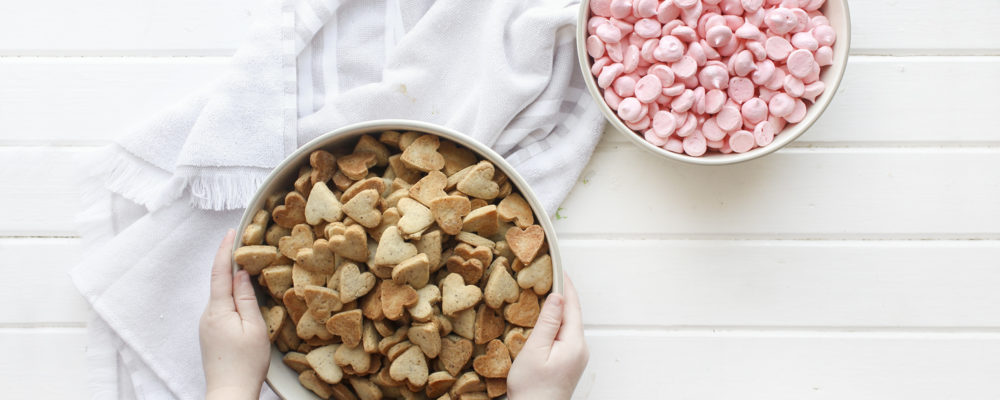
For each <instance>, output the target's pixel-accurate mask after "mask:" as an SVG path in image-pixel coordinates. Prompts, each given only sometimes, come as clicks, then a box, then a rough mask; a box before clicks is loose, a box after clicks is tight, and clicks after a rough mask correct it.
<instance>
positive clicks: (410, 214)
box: [396, 197, 434, 235]
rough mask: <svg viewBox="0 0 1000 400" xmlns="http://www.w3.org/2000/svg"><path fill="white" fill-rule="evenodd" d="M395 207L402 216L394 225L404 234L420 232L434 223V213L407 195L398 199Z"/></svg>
mask: <svg viewBox="0 0 1000 400" xmlns="http://www.w3.org/2000/svg"><path fill="white" fill-rule="evenodd" d="M396 208H397V209H399V214H400V215H401V216H402V217H401V218H400V219H399V222H398V223H397V224H396V225H397V226H398V227H399V231H400V232H402V233H403V234H404V235H413V234H415V233H418V232H421V231H423V230H424V229H427V227H429V226H431V224H433V223H434V215H432V214H431V210H430V209H428V208H427V207H424V206H423V204H420V203H419V202H417V201H416V200H413V199H411V198H409V197H404V198H402V199H399V202H398V203H396Z"/></svg>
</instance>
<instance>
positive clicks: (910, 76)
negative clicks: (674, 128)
mask: <svg viewBox="0 0 1000 400" xmlns="http://www.w3.org/2000/svg"><path fill="white" fill-rule="evenodd" d="M998 4H1000V3H998ZM994 71H1000V58H998V57H867V56H856V57H852V58H851V60H850V62H849V65H848V67H847V73H846V74H845V75H844V81H843V83H842V84H841V86H840V89H839V90H838V92H837V95H836V96H835V97H834V98H833V102H832V103H831V104H830V106H829V108H827V109H826V111H825V112H824V113H823V115H822V116H821V117H820V119H819V120H818V121H817V122H816V124H815V125H813V126H812V127H810V128H809V130H807V131H806V133H805V134H803V135H802V136H801V137H799V139H798V140H796V141H795V142H794V143H793V144H792V145H793V146H831V145H833V146H872V145H895V144H902V145H904V146H913V145H934V146H940V145H945V146H948V145H963V144H978V143H990V144H993V145H996V144H998V143H1000V135H998V134H997V132H996V130H995V129H989V128H988V127H990V126H993V124H994V122H993V119H994V118H993V116H994V110H995V108H996V101H994V100H993V98H992V95H991V94H990V93H998V92H1000V75H998V74H996V73H994ZM914 82H923V83H922V84H919V85H915V84H913V83H914ZM613 129H614V128H612V127H611V126H610V125H609V126H608V132H607V135H606V139H607V140H608V141H609V142H616V143H619V142H621V143H624V142H627V141H628V140H627V139H626V138H625V136H624V135H622V134H620V133H618V132H616V131H613Z"/></svg>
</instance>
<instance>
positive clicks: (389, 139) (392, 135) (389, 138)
mask: <svg viewBox="0 0 1000 400" xmlns="http://www.w3.org/2000/svg"><path fill="white" fill-rule="evenodd" d="M400 136H401V135H400V133H399V131H383V132H382V133H381V134H379V135H378V141H379V142H382V143H383V144H385V145H386V146H390V147H395V148H397V149H398V148H399V137H400Z"/></svg>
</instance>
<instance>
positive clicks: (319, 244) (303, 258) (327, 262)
mask: <svg viewBox="0 0 1000 400" xmlns="http://www.w3.org/2000/svg"><path fill="white" fill-rule="evenodd" d="M295 262H296V263H298V265H300V266H302V267H303V268H306V269H309V270H311V271H316V272H319V273H322V274H324V275H330V274H332V273H333V270H334V267H335V265H336V262H335V258H334V254H333V250H331V249H330V243H329V242H327V241H326V239H316V241H315V242H313V245H312V247H305V248H302V249H299V252H298V253H296V254H295Z"/></svg>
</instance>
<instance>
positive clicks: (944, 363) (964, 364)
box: [574, 332, 1000, 400]
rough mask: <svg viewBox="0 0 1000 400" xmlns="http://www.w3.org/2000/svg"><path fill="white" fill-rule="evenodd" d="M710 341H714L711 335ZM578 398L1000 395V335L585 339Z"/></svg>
mask: <svg viewBox="0 0 1000 400" xmlns="http://www.w3.org/2000/svg"><path fill="white" fill-rule="evenodd" d="M713 336H714V337H713ZM587 341H588V343H589V345H590V355H591V356H590V363H589V364H588V370H587V371H586V372H585V373H584V378H583V379H582V380H581V383H580V385H579V386H578V388H577V393H576V395H575V396H574V399H581V400H582V399H637V398H662V399H672V398H676V399H831V400H833V399H858V400H874V399H914V400H923V399H926V400H930V399H973V400H979V399H982V400H986V399H995V398H997V397H1000V382H998V381H997V379H996V377H997V374H998V373H1000V338H998V337H997V336H995V335H991V336H988V337H972V338H968V339H958V340H949V339H941V338H920V337H905V336H904V337H887V338H869V337H837V336H819V337H795V336H788V335H777V336H772V337H768V336H764V337H753V336H750V337H744V336H737V337H726V336H722V335H714V334H710V335H708V337H704V336H702V337H691V336H683V335H681V336H669V335H658V334H655V333H653V334H648V335H628V334H622V333H620V332H608V333H603V332H602V334H600V335H596V334H594V333H593V332H592V333H591V334H589V335H588V337H587Z"/></svg>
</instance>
